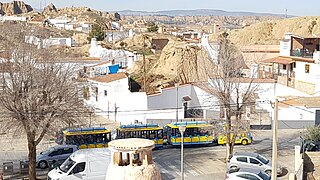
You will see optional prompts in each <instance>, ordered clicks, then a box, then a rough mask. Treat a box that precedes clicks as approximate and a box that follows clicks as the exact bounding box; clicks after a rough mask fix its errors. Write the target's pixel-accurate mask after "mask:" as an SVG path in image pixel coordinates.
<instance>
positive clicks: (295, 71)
mask: <svg viewBox="0 0 320 180" xmlns="http://www.w3.org/2000/svg"><path fill="white" fill-rule="evenodd" d="M319 60H320V37H317V36H314V35H312V36H307V37H301V36H297V35H293V34H292V33H285V35H284V39H283V40H282V41H281V42H280V56H278V57H274V58H271V59H266V60H264V61H263V63H267V64H268V65H266V64H263V70H260V73H259V74H260V75H261V74H262V76H263V77H266V78H274V79H276V80H277V83H278V84H281V85H283V86H285V87H286V90H283V91H282V92H283V93H282V96H280V98H279V100H280V102H282V100H284V102H290V100H292V99H295V98H294V97H299V98H298V99H301V101H303V102H300V101H299V102H295V103H296V105H295V104H292V105H288V106H285V105H279V106H280V107H279V126H280V127H282V128H290V127H292V128H303V127H306V126H310V125H314V124H317V123H315V122H318V123H320V122H319V121H317V119H318V118H319V117H316V116H315V114H317V108H318V105H316V106H312V107H310V104H308V103H311V102H310V101H308V99H309V97H314V98H317V96H319V94H320V81H319V80H320V61H319ZM277 86H278V85H277ZM289 90H290V91H291V92H293V91H296V93H295V94H290V93H289ZM276 96H277V97H279V95H278V94H276ZM280 104H281V103H280ZM289 104H290V103H289ZM311 104H312V103H311ZM300 106H301V108H300V110H299V107H300ZM310 112H311V114H310Z"/></svg>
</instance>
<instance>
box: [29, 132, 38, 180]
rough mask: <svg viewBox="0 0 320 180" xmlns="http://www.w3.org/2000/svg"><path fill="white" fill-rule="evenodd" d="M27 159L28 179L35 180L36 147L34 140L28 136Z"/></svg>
mask: <svg viewBox="0 0 320 180" xmlns="http://www.w3.org/2000/svg"><path fill="white" fill-rule="evenodd" d="M28 150H29V154H28V158H29V179H30V180H36V153H37V152H36V151H37V146H36V144H35V140H34V138H32V137H29V136H28Z"/></svg>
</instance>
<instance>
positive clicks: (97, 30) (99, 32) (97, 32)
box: [88, 24, 105, 41]
mask: <svg viewBox="0 0 320 180" xmlns="http://www.w3.org/2000/svg"><path fill="white" fill-rule="evenodd" d="M104 37H105V32H104V30H103V28H102V27H101V26H100V25H98V24H94V25H93V26H92V29H91V32H90V33H89V37H88V41H91V39H92V38H96V39H97V41H103V40H104Z"/></svg>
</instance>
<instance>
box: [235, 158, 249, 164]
mask: <svg viewBox="0 0 320 180" xmlns="http://www.w3.org/2000/svg"><path fill="white" fill-rule="evenodd" d="M237 161H239V162H245V163H246V162H248V160H247V157H237Z"/></svg>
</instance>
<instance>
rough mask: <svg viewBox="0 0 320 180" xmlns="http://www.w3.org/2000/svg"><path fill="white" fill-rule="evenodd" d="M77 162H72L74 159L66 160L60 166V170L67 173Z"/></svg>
mask: <svg viewBox="0 0 320 180" xmlns="http://www.w3.org/2000/svg"><path fill="white" fill-rule="evenodd" d="M75 163H76V162H74V161H72V159H70V158H68V159H67V160H65V161H64V162H63V163H62V164H61V165H60V166H59V169H60V170H61V171H62V172H64V173H67V172H68V171H69V169H70V168H71V167H72V166H73V165H74V164H75Z"/></svg>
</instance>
